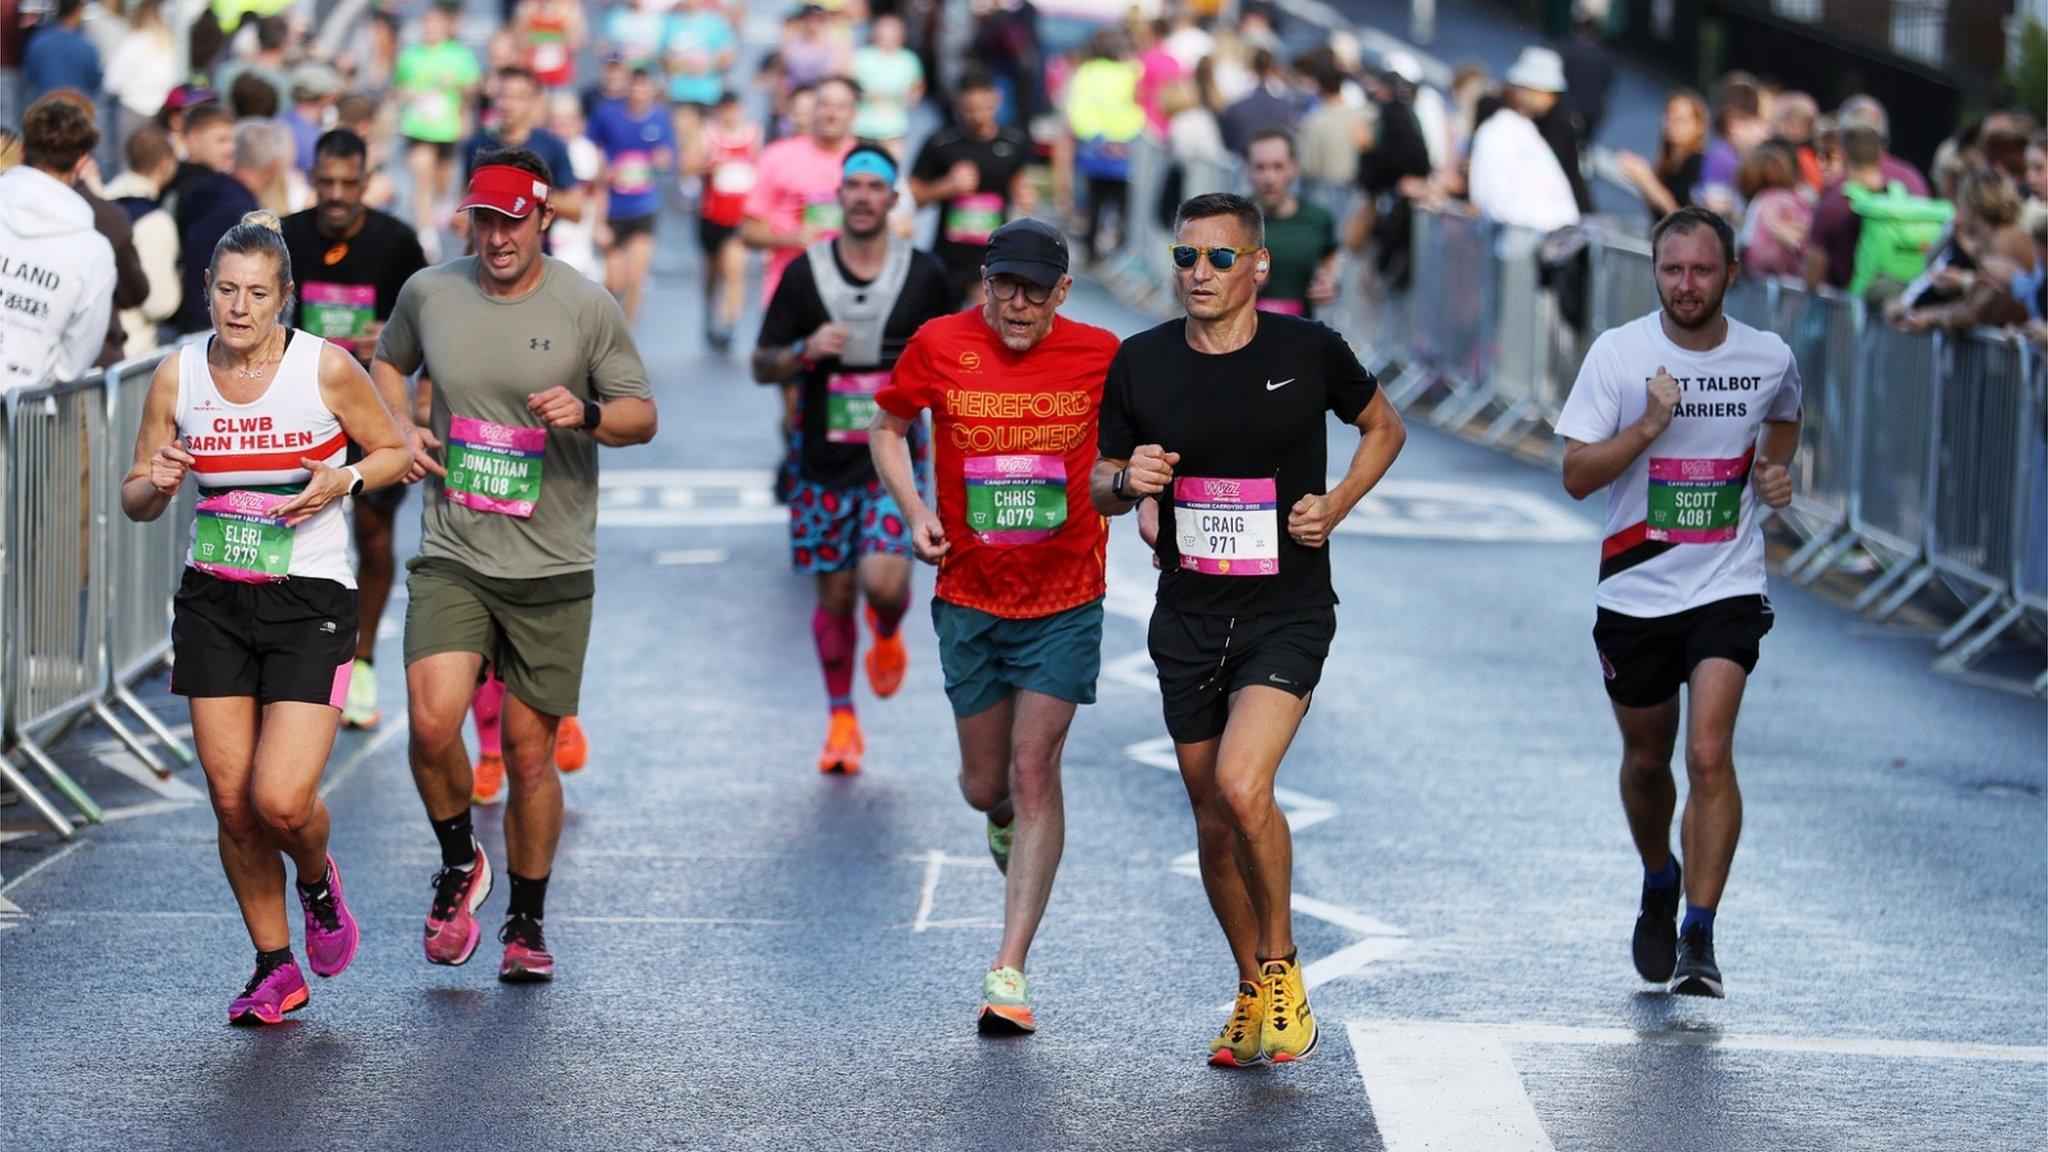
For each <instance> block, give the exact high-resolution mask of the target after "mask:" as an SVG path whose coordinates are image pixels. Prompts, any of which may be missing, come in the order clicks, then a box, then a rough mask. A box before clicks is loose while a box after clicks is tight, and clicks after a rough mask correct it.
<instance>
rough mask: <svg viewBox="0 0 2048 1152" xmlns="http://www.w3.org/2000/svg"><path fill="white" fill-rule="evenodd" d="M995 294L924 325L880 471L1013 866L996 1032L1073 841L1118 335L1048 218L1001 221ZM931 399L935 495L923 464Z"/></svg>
mask: <svg viewBox="0 0 2048 1152" xmlns="http://www.w3.org/2000/svg"><path fill="white" fill-rule="evenodd" d="M981 273H982V280H983V287H984V288H985V289H986V292H987V303H985V304H984V305H983V306H982V307H981V308H979V309H975V310H971V311H967V312H960V313H956V314H954V315H952V316H948V317H945V318H943V319H939V320H933V321H931V322H930V323H928V324H926V325H925V326H924V327H923V328H920V329H919V330H918V332H917V335H916V336H914V337H912V338H911V340H910V343H909V344H908V345H907V346H906V347H905V348H904V350H903V355H902V357H901V358H899V359H898V360H897V362H896V367H895V371H894V372H893V373H892V374H891V377H890V380H889V383H888V384H887V385H886V386H885V387H883V389H882V391H881V392H880V393H879V394H877V395H876V397H875V401H876V404H877V405H878V406H879V407H880V412H879V413H878V414H877V416H876V417H875V423H874V426H873V428H872V429H871V430H870V432H869V435H868V447H869V449H870V451H871V452H872V453H873V455H874V458H875V471H876V473H877V474H878V475H879V476H880V477H881V479H882V483H883V484H884V485H886V486H887V487H888V489H889V495H890V496H892V497H894V498H895V500H896V502H897V504H898V505H899V506H900V507H901V508H902V510H903V515H904V518H905V519H906V520H907V521H908V522H909V524H910V538H911V547H912V549H913V550H914V551H915V552H916V553H917V558H918V559H920V560H923V561H924V562H925V563H927V564H936V565H938V568H939V579H938V587H937V589H936V591H935V593H934V596H933V600H932V622H933V625H934V626H935V628H936V629H937V631H938V635H939V663H940V664H941V666H942V667H943V668H944V669H945V674H946V695H947V698H948V699H950V700H951V701H952V704H953V716H954V723H955V727H956V728H957V729H958V732H959V737H960V790H961V792H962V794H964V795H965V796H966V798H967V802H968V803H969V804H970V805H972V806H974V808H976V809H977V810H979V811H981V812H984V813H987V815H988V845H989V853H990V854H991V855H992V856H994V857H995V861H996V867H997V868H1000V869H1002V870H1003V872H1004V875H1005V877H1006V887H1005V890H1004V902H1003V942H1002V946H1001V948H1000V949H999V950H998V951H997V953H996V961H995V964H994V965H993V966H992V968H991V969H990V971H989V973H988V975H987V977H986V978H984V980H983V983H982V1006H981V1012H980V1017H979V1025H980V1029H981V1031H982V1032H983V1033H1005V1032H1031V1031H1034V1030H1035V1029H1036V1028H1037V1024H1036V1022H1035V1021H1034V1019H1033V1018H1032V1015H1031V1001H1030V997H1029V995H1028V994H1027V992H1026V990H1025V983H1024V961H1025V956H1026V953H1028V952H1029V951H1030V948H1031V938H1032V936H1033V935H1034V934H1035V933H1036V932H1037V931H1038V921H1039V918H1040V917H1041V916H1043V915H1044V913H1045V904H1046V900H1047V898H1048V897H1049V896H1050V895H1051V894H1052V880H1053V873H1054V872H1055V871H1056V870H1057V869H1058V867H1059V859H1060V850H1061V848H1062V846H1063V845H1064V844H1065V842H1066V817H1065V814H1064V811H1063V809H1062V807H1061V801H1060V750H1061V748H1062V747H1063V746H1064V745H1065V744H1066V739H1067V728H1068V726H1069V725H1070V724H1072V723H1073V720H1074V709H1075V707H1076V706H1077V705H1080V704H1092V703H1094V702H1095V677H1096V674H1097V672H1098V671H1100V668H1101V664H1102V596H1103V592H1104V583H1103V569H1104V563H1105V559H1104V552H1105V548H1106V545H1107V542H1108V538H1109V537H1108V529H1107V524H1106V522H1105V521H1104V520H1103V518H1102V516H1101V515H1100V514H1099V513H1097V512H1096V511H1095V509H1094V507H1093V505H1091V504H1090V502H1089V496H1088V476H1089V470H1090V469H1091V468H1092V467H1093V466H1094V463H1095V444H1096V425H1097V418H1098V414H1099V413H1100V411H1101V408H1102V381H1103V376H1104V374H1105V373H1106V372H1107V371H1108V369H1109V362H1110V360H1111V358H1112V357H1114V356H1115V355H1116V349H1117V338H1116V337H1115V336H1114V335H1112V334H1110V333H1109V332H1106V331H1104V330H1103V329H1100V328H1095V327H1091V326H1089V325H1086V324H1080V323H1076V322H1075V321H1072V320H1068V319H1065V318H1064V317H1061V316H1059V315H1058V314H1057V313H1058V310H1059V307H1060V305H1061V304H1063V303H1065V302H1066V299H1067V291H1068V289H1069V288H1071V287H1072V286H1073V283H1074V281H1073V278H1072V277H1070V276H1068V275H1067V242H1066V239H1065V238H1064V237H1063V236H1061V235H1060V233H1059V231H1058V230H1057V229H1054V228H1053V227H1051V226H1050V225H1047V224H1045V223H1044V222H1042V221H1039V220H1030V219H1025V220H1016V221H1012V222H1011V223H1009V224H1005V225H1003V226H1002V227H1001V228H998V229H996V231H995V232H994V234H993V235H991V236H990V237H989V242H988V256H987V259H986V261H985V263H984V264H983V265H982V269H981ZM926 410H930V412H931V413H932V421H933V427H932V443H933V455H934V458H935V467H934V470H933V476H934V478H935V485H934V486H935V488H936V490H937V495H938V510H937V511H936V512H934V511H933V510H932V508H931V507H930V506H929V505H927V504H926V503H925V502H924V500H923V499H922V497H921V495H920V493H919V492H918V490H917V484H916V481H915V478H914V474H913V472H912V468H911V460H910V448H909V440H908V437H909V433H910V428H911V424H912V422H913V421H915V420H917V419H919V417H920V414H921V413H923V412H924V411H926Z"/></svg>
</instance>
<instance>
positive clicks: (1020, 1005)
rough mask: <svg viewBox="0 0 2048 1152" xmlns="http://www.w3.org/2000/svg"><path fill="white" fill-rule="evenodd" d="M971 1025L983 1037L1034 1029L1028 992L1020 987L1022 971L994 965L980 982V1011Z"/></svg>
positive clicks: (1024, 1032) (1036, 1029)
mask: <svg viewBox="0 0 2048 1152" xmlns="http://www.w3.org/2000/svg"><path fill="white" fill-rule="evenodd" d="M975 1027H977V1028H979V1029H980V1030H981V1034H982V1035H983V1036H1008V1035H1014V1034H1019V1033H1022V1034H1026V1035H1028V1034H1030V1033H1032V1032H1036V1031H1038V1021H1036V1020H1034V1019H1032V1018H1031V994H1030V993H1029V992H1027V991H1026V990H1025V987H1024V973H1022V972H1020V971H1018V970H1017V969H1015V968H996V969H993V970H991V971H990V972H989V974H988V975H987V976H985V977H983V978H982V981H981V1014H980V1015H979V1016H977V1017H976V1019H975Z"/></svg>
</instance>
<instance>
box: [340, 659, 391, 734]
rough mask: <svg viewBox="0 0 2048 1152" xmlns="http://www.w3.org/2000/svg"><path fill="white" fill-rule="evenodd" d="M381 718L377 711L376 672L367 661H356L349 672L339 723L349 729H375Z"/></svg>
mask: <svg viewBox="0 0 2048 1152" xmlns="http://www.w3.org/2000/svg"><path fill="white" fill-rule="evenodd" d="M383 718H384V717H383V715H382V714H381V713H379V712H378V711H377V670H376V669H375V668H373V667H371V666H370V662H369V661H368V660H357V661H356V663H355V667H354V668H353V669H351V670H350V671H349V676H348V699H347V700H345V701H343V703H342V706H341V722H342V724H344V725H346V726H347V727H350V728H375V727H376V726H377V724H378V722H379V721H381V720H382V719H383Z"/></svg>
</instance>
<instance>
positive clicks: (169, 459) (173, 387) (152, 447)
mask: <svg viewBox="0 0 2048 1152" xmlns="http://www.w3.org/2000/svg"><path fill="white" fill-rule="evenodd" d="M177 407H178V357H177V355H176V354H175V353H173V354H172V355H169V356H166V357H164V358H163V362H162V363H160V364H158V365H157V366H156V374H155V375H154V376H152V377H150V380H149V394H148V396H146V397H145V398H144V399H143V401H142V427H141V428H139V429H138V430H137V431H136V433H135V462H134V464H133V465H132V466H131V467H130V468H129V469H128V475H127V476H126V477H124V478H123V479H122V481H121V511H122V512H124V513H126V514H127V516H128V518H129V519H130V520H139V521H149V520H154V519H156V518H157V517H159V516H161V515H163V514H164V509H165V508H167V507H169V506H170V503H171V497H173V496H175V495H177V492H178V486H179V485H180V484H183V483H184V482H185V470H186V469H187V468H189V467H191V465H192V456H191V454H190V453H188V452H186V451H185V448H184V445H183V444H182V443H180V441H179V438H178V424H177Z"/></svg>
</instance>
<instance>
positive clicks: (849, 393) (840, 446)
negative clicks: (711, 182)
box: [760, 245, 958, 488]
mask: <svg viewBox="0 0 2048 1152" xmlns="http://www.w3.org/2000/svg"><path fill="white" fill-rule="evenodd" d="M832 258H833V261H834V262H835V263H837V264H838V265H839V275H840V276H842V277H844V278H845V279H846V282H847V283H848V284H852V285H854V286H855V287H859V286H861V285H864V284H867V283H869V281H866V280H861V279H859V278H857V277H855V276H854V275H853V273H852V272H850V271H848V269H847V267H846V261H845V260H844V259H841V258H840V256H839V249H838V246H837V245H834V246H833V249H832ZM956 303H958V301H957V299H956V298H955V296H954V294H953V290H952V288H951V287H949V286H948V285H947V282H946V270H945V268H943V267H941V266H940V264H939V262H938V261H937V260H935V259H933V258H932V256H931V254H930V253H926V252H915V253H912V254H911V258H910V272H909V274H908V275H906V276H905V277H904V279H903V291H901V292H900V293H898V294H897V296H896V307H895V308H894V309H892V310H890V312H889V319H888V321H887V322H886V323H884V324H883V326H882V362H881V363H880V364H879V365H877V366H875V367H873V368H861V369H853V370H847V369H843V368H842V367H841V366H840V363H839V361H838V359H837V358H832V359H826V360H821V361H819V362H817V363H816V364H814V365H813V366H812V367H811V368H810V369H809V370H808V371H806V372H804V373H803V375H802V377H801V378H800V381H799V383H800V385H801V388H802V394H801V395H802V399H801V402H800V404H799V408H800V409H801V412H802V418H803V461H802V464H803V475H804V479H806V480H809V481H811V482H812V483H815V484H824V485H826V486H828V487H833V488H851V487H854V486H856V485H860V484H867V483H869V482H871V481H873V480H874V478H875V464H874V460H873V458H872V457H870V456H869V455H868V438H867V426H868V422H869V421H870V420H871V419H873V417H874V393H875V392H876V391H879V390H880V388H881V385H882V384H884V383H886V382H887V380H888V374H889V368H890V367H891V366H893V365H894V364H895V363H896V357H898V356H900V355H902V354H903V346H904V345H905V344H907V343H909V342H910V337H911V336H912V335H914V334H915V333H916V332H917V330H918V328H920V327H922V326H923V324H924V322H925V321H927V320H935V319H937V318H939V317H941V316H944V315H947V314H948V313H950V312H952V311H953V305H954V304H956ZM831 319H832V317H831V315H830V314H828V313H827V312H826V311H825V302H824V300H822V299H821V298H819V296H818V282H817V280H816V278H815V277H813V276H812V275H811V257H810V253H808V252H806V253H804V254H803V255H801V256H798V257H797V258H796V259H795V260H794V261H792V262H791V263H790V265H789V267H788V268H787V269H785V270H784V271H783V273H782V281H781V283H779V284H777V285H776V286H775V296H774V298H773V299H771V300H769V301H768V311H767V313H766V314H764V315H763V316H762V317H761V336H760V343H761V346H762V347H764V348H781V347H786V346H788V345H790V344H794V343H796V342H797V341H799V340H802V339H805V338H807V337H808V336H810V334H811V333H813V332H816V331H817V330H818V327H819V326H820V325H822V324H825V323H827V322H828V321H830V320H831ZM843 373H847V374H849V377H848V378H847V379H844V380H842V381H841V382H840V383H841V389H842V391H841V398H840V401H839V403H838V404H837V405H835V404H834V403H833V401H832V395H833V392H832V384H833V377H835V376H840V375H842V374H843ZM868 373H872V374H873V375H869V376H867V377H866V378H865V379H860V378H858V376H857V375H854V374H868ZM835 408H836V409H837V411H836V413H835ZM835 425H837V427H836V428H835Z"/></svg>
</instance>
